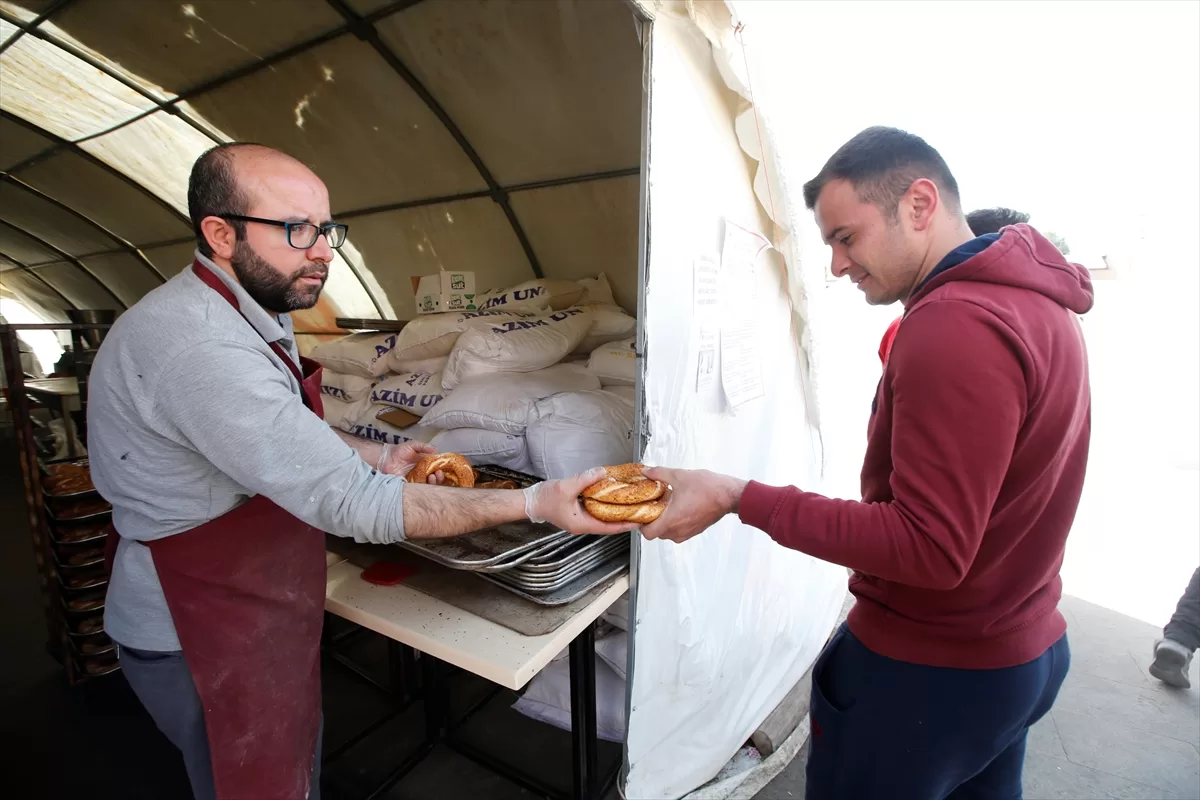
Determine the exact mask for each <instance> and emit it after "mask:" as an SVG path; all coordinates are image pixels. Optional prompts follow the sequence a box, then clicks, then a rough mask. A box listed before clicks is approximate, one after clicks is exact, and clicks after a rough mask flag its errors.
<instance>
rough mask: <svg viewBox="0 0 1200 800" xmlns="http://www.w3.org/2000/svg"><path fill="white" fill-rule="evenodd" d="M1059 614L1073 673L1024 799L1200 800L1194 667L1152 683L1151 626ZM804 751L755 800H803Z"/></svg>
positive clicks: (1087, 606)
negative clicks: (1184, 680) (1177, 678)
mask: <svg viewBox="0 0 1200 800" xmlns="http://www.w3.org/2000/svg"><path fill="white" fill-rule="evenodd" d="M1060 608H1061V609H1062V610H1063V613H1064V614H1065V615H1066V617H1067V622H1068V626H1069V627H1068V631H1067V635H1068V637H1069V638H1070V642H1071V671H1070V673H1069V674H1068V676H1067V679H1066V682H1065V683H1064V684H1063V688H1062V691H1061V692H1060V693H1059V696H1058V701H1057V702H1056V703H1055V705H1054V709H1053V710H1052V711H1051V712H1050V714H1049V715H1047V716H1046V717H1045V718H1043V719H1042V721H1041V722H1039V723H1038V724H1037V725H1036V726H1035V727H1034V729H1033V730H1032V731H1031V732H1030V736H1029V751H1028V755H1027V756H1026V759H1025V797H1026V800H1095V799H1096V798H1147V800H1149V799H1150V798H1154V800H1196V799H1197V798H1200V749H1198V748H1200V692H1198V691H1197V687H1200V662H1198V661H1193V662H1192V670H1191V678H1192V687H1193V688H1192V689H1191V690H1188V691H1183V690H1178V689H1172V688H1170V687H1167V686H1164V685H1163V684H1161V683H1159V682H1158V681H1157V680H1155V679H1154V678H1151V677H1150V675H1149V673H1148V672H1147V671H1146V668H1147V667H1148V666H1149V663H1150V658H1149V654H1150V648H1151V646H1152V645H1153V643H1154V640H1155V639H1156V638H1157V637H1159V636H1161V635H1162V631H1161V630H1160V629H1158V628H1156V627H1155V626H1154V625H1150V624H1148V623H1145V622H1141V621H1140V620H1136V619H1133V618H1131V617H1127V616H1125V615H1123V614H1119V613H1117V612H1114V611H1110V610H1108V609H1105V608H1102V607H1100V606H1097V605H1095V604H1093V603H1088V602H1086V601H1083V600H1079V599H1078V598H1074V597H1064V598H1063V600H1062V604H1061V606H1060ZM806 756H807V749H806V750H803V751H801V753H800V755H798V756H797V757H796V759H795V760H794V761H793V762H792V763H791V764H789V765H788V766H787V768H786V769H785V770H784V771H783V772H782V773H780V774H779V776H778V777H776V778H775V780H774V781H772V782H771V783H770V784H769V785H768V786H767V787H766V788H764V789H763V790H762V791H761V792H759V793H758V795H756V797H755V800H790V799H791V798H800V797H803V796H804V761H805V758H806Z"/></svg>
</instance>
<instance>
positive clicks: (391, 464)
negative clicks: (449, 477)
mask: <svg viewBox="0 0 1200 800" xmlns="http://www.w3.org/2000/svg"><path fill="white" fill-rule="evenodd" d="M436 452H437V448H436V447H434V446H433V445H430V444H425V443H424V442H403V443H402V444H384V446H383V451H382V452H381V453H380V454H379V463H378V464H376V465H375V469H377V470H379V471H380V472H382V473H384V474H385V475H399V476H401V477H403V476H405V475H407V474H408V473H410V472H412V468H413V467H415V466H416V465H417V462H418V461H420V460H421V456H426V455H430V454H432V453H436ZM444 477H445V476H444V475H443V474H442V473H441V472H435V473H433V474H432V475H430V476H429V479H428V480H427V481H426V483H432V484H435V485H436V484H439V483H441V482H442V479H443V478H444Z"/></svg>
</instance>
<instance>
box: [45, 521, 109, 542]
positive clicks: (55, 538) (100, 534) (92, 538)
mask: <svg viewBox="0 0 1200 800" xmlns="http://www.w3.org/2000/svg"><path fill="white" fill-rule="evenodd" d="M64 527H66V528H70V527H72V526H71V525H66V526H64ZM107 536H108V533H107V530H106V529H105V528H101V529H100V530H99V531H97V532H96V533H93V534H89V535H88V536H87V538H85V539H70V540H67V539H61V538H59V537H60V534H59V532H58V531H57V530H55V529H53V528H51V530H50V541H51V542H53V543H54V544H55V546H56V547H78V546H80V545H84V544H91V543H93V542H102V541H104V539H105V537H107ZM93 546H94V545H93Z"/></svg>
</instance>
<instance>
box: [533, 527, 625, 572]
mask: <svg viewBox="0 0 1200 800" xmlns="http://www.w3.org/2000/svg"><path fill="white" fill-rule="evenodd" d="M577 538H579V539H583V540H584V541H582V542H570V544H571V545H575V546H574V547H570V548H563V549H561V550H559V551H558V552H557V553H547V554H545V555H543V556H541V557H534V558H531V559H529V560H528V561H526V562H525V563H524V564H521V565H520V566H519V570H520V571H521V572H524V573H527V574H534V575H540V574H551V573H554V572H559V571H561V570H564V569H567V568H569V567H572V566H574V565H576V564H578V563H580V562H581V561H585V560H586V559H587V558H588V557H589V556H591V555H595V554H596V553H597V552H598V551H604V550H607V549H609V548H611V547H614V546H619V545H620V544H621V540H622V537H621V536H620V535H618V536H580V537H577ZM625 541H626V542H628V539H627V538H626V540H625Z"/></svg>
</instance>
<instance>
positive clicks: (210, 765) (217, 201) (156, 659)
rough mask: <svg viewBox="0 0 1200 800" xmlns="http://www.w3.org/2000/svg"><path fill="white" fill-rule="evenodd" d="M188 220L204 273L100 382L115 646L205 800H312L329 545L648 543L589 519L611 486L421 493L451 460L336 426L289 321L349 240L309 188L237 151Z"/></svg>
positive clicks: (118, 350)
mask: <svg viewBox="0 0 1200 800" xmlns="http://www.w3.org/2000/svg"><path fill="white" fill-rule="evenodd" d="M188 211H189V213H190V215H191V219H192V226H193V228H194V229H195V232H196V253H195V260H194V261H193V262H192V264H191V265H190V267H189V268H188V269H185V270H184V271H183V272H181V273H180V274H179V275H177V276H175V277H174V278H172V279H171V280H170V281H168V282H167V283H166V284H164V285H163V286H160V287H159V288H157V289H155V290H154V291H153V292H150V293H149V294H148V295H146V297H144V298H143V299H142V300H141V301H140V302H138V303H137V304H136V305H134V306H133V307H132V308H130V309H129V310H128V311H126V312H125V313H124V314H123V315H122V316H121V317H120V318H119V319H118V320H117V322H116V324H115V325H114V326H113V327H112V329H111V331H109V334H108V336H107V338H106V339H105V340H104V344H103V345H102V346H101V348H100V350H99V352H98V353H97V354H96V360H95V363H94V366H93V368H92V372H91V379H90V381H91V382H90V387H89V401H88V451H89V457H90V459H91V472H92V479H93V481H94V483H95V484H96V488H97V489H98V490H99V491H100V493H101V494H102V495H103V496H104V498H105V499H106V500H108V501H109V502H110V503H112V506H113V516H112V519H113V525H112V527H111V528H110V530H109V536H108V544H109V546H108V547H107V548H106V554H105V555H106V560H107V561H108V566H109V569H110V571H111V578H110V581H109V585H108V595H107V597H106V601H105V611H104V626H105V630H106V632H107V633H108V635H109V636H110V637H111V638H112V639H113V641H114V642H116V643H117V646H118V651H119V658H120V663H121V667H122V671H123V673H124V675H125V677H126V679H127V680H128V681H129V684H130V686H132V687H133V690H134V692H135V693H136V694H137V696H138V698H139V699H140V700H141V702H142V704H143V705H144V706H145V707H146V710H147V711H149V713H150V715H151V717H153V718H154V721H155V723H156V724H157V725H158V727H159V729H160V730H161V731H162V732H163V733H164V734H165V735H166V736H167V738H168V739H170V741H171V743H172V744H174V745H175V746H176V747H177V748H179V750H180V752H181V753H182V754H183V760H184V765H185V766H186V768H187V772H188V778H189V780H190V782H191V785H192V792H193V794H194V795H195V797H196V798H197V800H207V799H208V798H214V797H230V798H235V797H236V798H259V797H288V798H309V800H313V799H314V798H318V797H319V795H320V780H319V770H320V764H321V748H320V730H321V685H320V668H319V650H320V633H321V625H322V622H323V608H324V601H325V537H324V534H325V533H332V534H336V535H338V536H347V537H353V538H354V539H356V540H357V541H360V542H374V543H377V544H386V543H391V542H397V541H400V540H403V539H406V538H413V539H417V538H440V537H448V536H457V535H460V534H464V533H469V532H471V531H477V530H480V529H483V528H489V527H493V526H495V525H499V524H503V523H506V522H514V521H517V520H522V519H533V520H536V521H548V522H551V523H553V524H555V525H557V526H559V527H560V528H561V529H562V530H566V531H570V532H572V533H619V532H622V531H625V530H628V528H629V526H628V525H609V524H605V523H601V522H598V521H596V520H595V519H593V518H592V517H591V516H590V515H588V514H587V513H586V512H585V511H584V510H583V508H582V506H581V505H580V503H579V499H578V498H579V494H580V492H582V491H583V489H584V488H586V487H587V486H589V485H590V484H592V483H594V482H596V481H598V480H600V479H601V478H602V477H604V472H603V470H593V471H592V472H590V473H585V474H583V475H578V476H575V477H573V478H565V479H562V480H557V481H545V482H543V483H540V484H535V485H534V486H531V487H529V488H528V489H525V490H524V491H521V490H492V489H457V488H451V487H446V486H437V485H434V486H430V485H427V484H406V483H405V482H404V480H403V477H402V476H403V475H405V474H407V472H408V471H409V470H411V469H412V467H413V465H414V464H415V462H416V460H417V459H418V458H420V457H421V456H422V455H423V454H425V453H428V452H433V448H432V447H429V446H428V445H423V444H415V443H406V444H403V445H398V446H392V445H387V444H383V445H381V444H379V443H377V442H368V441H366V440H361V439H355V438H353V437H350V436H348V435H346V434H343V433H340V432H337V431H334V430H333V429H332V428H330V427H329V426H328V425H326V424H325V423H324V421H323V420H322V408H321V396H320V391H319V390H320V370H319V368H317V367H316V365H315V364H313V363H312V362H310V361H308V360H307V359H305V358H301V357H300V354H299V352H298V351H297V349H296V341H295V334H294V332H293V329H292V322H291V319H290V317H289V316H288V315H289V313H290V312H292V311H297V310H301V309H306V308H312V307H313V306H315V305H316V304H317V301H318V300H319V299H320V297H321V289H322V288H323V287H324V285H325V281H326V280H327V279H328V277H329V264H330V262H332V261H333V251H334V249H336V248H338V247H341V246H342V244H344V243H345V241H346V232H347V228H346V226H345V225H341V224H338V223H336V222H332V221H330V217H331V214H330V210H329V194H328V191H327V190H326V188H325V184H324V183H322V182H321V180H320V178H318V177H317V176H316V175H315V174H313V172H312V171H311V170H310V169H308V167H306V166H304V165H303V164H301V163H300V162H299V161H297V160H295V159H294V158H291V157H290V156H287V155H284V154H283V153H280V152H278V151H277V150H272V149H270V148H268V147H263V146H262V145H254V144H242V143H236V144H225V145H219V146H218V147H215V148H213V149H212V150H209V151H208V152H206V153H205V154H203V155H202V156H201V157H200V158H199V159H198V160H197V161H196V163H195V165H194V166H193V167H192V174H191V180H190V182H189V185H188ZM429 482H430V483H434V484H436V483H438V482H439V481H438V478H437V477H436V476H435V477H433V478H431V479H430V481H429Z"/></svg>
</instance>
